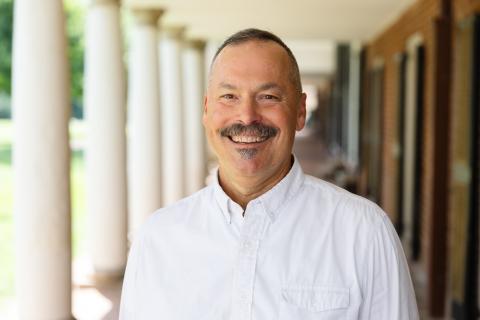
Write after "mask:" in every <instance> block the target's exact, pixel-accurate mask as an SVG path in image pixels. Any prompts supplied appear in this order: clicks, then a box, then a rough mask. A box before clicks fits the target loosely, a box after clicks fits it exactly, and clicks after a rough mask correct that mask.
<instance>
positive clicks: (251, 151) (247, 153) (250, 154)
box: [237, 148, 258, 160]
mask: <svg viewBox="0 0 480 320" xmlns="http://www.w3.org/2000/svg"><path fill="white" fill-rule="evenodd" d="M237 152H238V154H239V155H240V157H241V158H242V159H243V160H252V159H253V158H255V156H256V155H257V153H258V149H257V148H243V149H237Z"/></svg>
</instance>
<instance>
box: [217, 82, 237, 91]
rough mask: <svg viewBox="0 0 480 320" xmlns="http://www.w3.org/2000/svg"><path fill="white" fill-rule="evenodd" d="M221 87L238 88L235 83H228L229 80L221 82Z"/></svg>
mask: <svg viewBox="0 0 480 320" xmlns="http://www.w3.org/2000/svg"><path fill="white" fill-rule="evenodd" d="M219 87H220V88H223V89H229V90H235V89H237V87H236V86H234V85H233V84H230V83H227V82H220V84H219Z"/></svg>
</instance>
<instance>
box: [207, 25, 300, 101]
mask: <svg viewBox="0 0 480 320" xmlns="http://www.w3.org/2000/svg"><path fill="white" fill-rule="evenodd" d="M248 41H273V42H275V43H276V44H278V45H280V46H281V47H282V48H283V49H284V50H285V51H286V53H287V55H288V58H289V60H290V64H291V72H290V73H291V74H290V77H291V81H292V83H293V85H294V86H295V89H296V90H297V91H298V93H299V94H301V93H302V82H301V80H300V70H299V68H298V63H297V59H295V56H294V55H293V53H292V50H290V48H289V47H288V46H287V45H286V44H285V43H284V42H283V41H282V39H280V38H279V37H278V36H276V35H274V34H273V33H271V32H268V31H265V30H260V29H255V28H249V29H244V30H241V31H238V32H237V33H235V34H233V35H231V36H230V37H228V38H227V39H226V40H225V41H224V42H223V43H222V45H221V46H220V47H219V48H218V49H217V52H216V53H215V55H214V56H213V59H212V64H211V65H212V66H213V64H214V62H215V60H216V59H217V57H218V55H219V54H220V52H221V51H222V50H223V49H224V48H225V47H228V46H233V45H238V44H242V43H245V42H248Z"/></svg>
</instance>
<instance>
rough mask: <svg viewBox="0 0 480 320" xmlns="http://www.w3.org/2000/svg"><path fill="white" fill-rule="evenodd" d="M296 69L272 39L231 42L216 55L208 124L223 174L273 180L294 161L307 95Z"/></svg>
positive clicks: (207, 100) (207, 103) (207, 105)
mask: <svg viewBox="0 0 480 320" xmlns="http://www.w3.org/2000/svg"><path fill="white" fill-rule="evenodd" d="M291 68H292V67H291V62H290V60H289V58H288V55H287V53H286V52H285V50H284V49H283V48H282V47H281V46H280V45H278V44H277V43H275V42H272V41H267V42H265V41H263V42H260V41H248V42H245V43H242V44H236V45H231V46H227V47H225V48H224V49H223V50H222V51H221V52H220V54H219V55H218V56H217V59H216V60H215V62H214V64H213V66H212V70H211V74H210V82H209V86H208V90H207V96H206V97H205V106H204V115H203V124H204V126H205V131H206V134H207V138H208V141H209V143H210V145H211V146H212V148H213V149H214V151H215V153H216V155H217V157H218V160H219V163H220V170H221V172H222V171H223V170H226V171H228V172H229V173H230V174H235V175H241V176H257V177H260V178H261V177H264V178H268V177H270V176H273V175H275V173H277V172H278V171H279V170H282V169H284V168H285V166H289V165H290V161H291V152H292V145H293V140H294V136H295V131H296V130H301V129H302V128H303V126H304V124H305V99H306V97H305V95H304V94H302V95H300V94H299V93H298V92H297V91H296V90H295V86H294V84H293V81H292V78H291V74H292V72H291Z"/></svg>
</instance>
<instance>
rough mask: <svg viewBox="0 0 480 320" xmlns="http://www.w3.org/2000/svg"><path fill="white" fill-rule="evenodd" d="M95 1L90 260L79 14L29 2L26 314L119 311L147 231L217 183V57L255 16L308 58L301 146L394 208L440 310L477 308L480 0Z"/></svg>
mask: <svg viewBox="0 0 480 320" xmlns="http://www.w3.org/2000/svg"><path fill="white" fill-rule="evenodd" d="M213 8H215V10H214V9H213ZM86 10H87V19H86V22H85V50H86V53H85V75H84V76H85V79H84V80H85V82H84V108H85V124H86V126H87V138H86V141H85V146H84V148H85V149H84V151H85V192H86V201H85V212H86V213H87V214H88V216H89V219H88V227H87V228H86V229H87V230H88V232H87V235H86V238H88V242H89V249H88V254H89V257H88V259H87V260H88V261H85V262H83V261H80V262H78V261H75V262H72V251H71V247H72V245H71V244H72V230H71V190H70V163H71V162H70V160H71V148H72V147H71V144H70V143H71V141H70V139H69V133H68V126H69V119H70V112H69V110H70V107H69V89H70V88H69V87H68V83H69V82H68V78H69V74H68V73H69V72H68V61H67V50H66V48H67V45H66V39H65V17H64V10H63V6H62V2H61V1H60V2H59V1H55V0H45V1H42V2H41V3H40V2H38V1H35V0H16V1H15V17H14V18H15V19H14V21H15V25H14V49H13V57H14V59H13V69H12V70H13V71H12V72H13V92H12V99H13V110H14V117H13V122H14V127H15V130H14V131H15V133H14V142H13V163H14V172H15V174H14V188H13V189H14V196H13V198H14V201H13V202H14V209H13V211H14V216H15V223H16V226H15V228H16V247H15V251H16V263H17V268H16V270H15V273H16V301H17V303H18V316H19V317H20V318H21V319H37V318H42V319H53V318H55V319H67V318H69V317H70V316H71V314H72V313H73V314H75V315H76V316H77V317H78V318H80V319H83V318H85V319H95V318H96V317H97V316H98V315H100V316H101V317H102V316H106V317H111V318H115V316H116V312H117V311H116V310H117V309H116V306H117V305H118V297H119V288H120V285H119V284H120V281H121V277H122V275H123V272H124V268H125V264H126V259H127V253H128V248H129V244H130V243H131V241H132V239H133V238H134V237H135V233H136V231H137V229H138V227H139V226H140V225H141V224H142V222H143V221H144V220H145V218H146V217H147V216H148V215H149V214H151V212H153V211H154V210H155V209H157V208H159V207H162V206H165V205H168V204H170V203H172V202H174V201H176V200H178V199H180V198H182V197H184V196H186V195H188V194H191V193H192V192H194V191H196V190H198V189H200V188H201V187H203V186H204V184H205V183H204V182H205V177H206V175H207V173H208V169H209V168H210V167H211V166H212V165H214V159H213V156H212V154H211V152H209V150H208V148H207V147H206V144H205V141H204V138H203V129H202V126H201V117H202V96H203V92H204V90H205V80H206V70H207V68H208V63H209V62H210V61H211V57H212V55H213V53H214V52H215V50H216V48H217V46H218V44H219V41H221V40H222V39H224V38H225V37H226V36H228V35H229V34H231V33H233V32H235V31H238V30H239V29H242V28H246V27H257V28H263V29H269V30H271V31H273V32H275V33H277V34H278V35H279V36H280V37H282V38H283V39H285V40H286V42H287V44H288V45H289V46H290V47H291V48H292V50H293V52H294V53H295V55H296V57H297V59H298V61H299V65H300V72H301V77H302V83H303V84H304V88H305V90H307V92H308V95H309V97H310V98H311V100H310V105H309V114H310V115H311V116H310V118H309V124H310V127H309V128H308V130H306V131H305V132H304V133H302V134H300V135H299V136H298V137H297V142H296V145H295V153H296V154H297V156H298V157H299V159H300V161H301V162H302V164H303V165H304V168H305V171H306V172H307V173H311V174H313V175H316V176H319V177H322V178H325V179H327V180H329V181H332V182H333V183H336V184H339V185H340V186H343V187H345V188H347V189H349V190H351V191H353V192H355V193H358V194H360V195H362V196H365V197H368V198H370V199H371V200H373V201H375V202H377V203H378V204H379V205H380V206H381V207H382V208H383V209H384V210H385V211H386V212H387V213H388V214H389V216H390V218H391V220H392V221H393V223H394V224H395V227H396V229H397V232H398V234H399V236H400V237H401V239H402V242H403V245H404V248H405V251H406V255H407V257H408V259H409V260H410V261H411V262H412V264H411V266H412V270H413V274H414V277H415V278H416V279H417V280H416V286H417V295H418V296H419V301H420V302H421V308H422V310H423V312H422V313H423V315H424V317H425V318H426V319H427V318H428V317H436V318H454V319H474V318H476V317H477V315H478V310H479V306H480V281H479V276H480V272H479V268H480V264H479V260H480V255H479V252H480V241H479V233H480V231H479V230H480V229H479V228H480V227H479V216H480V203H479V199H480V143H479V141H480V111H479V110H480V18H479V17H480V0H453V1H450V0H402V1H399V0H371V1H367V2H363V1H357V0H341V1H330V2H325V1H317V2H312V1H308V0H300V1H294V2H282V3H281V4H279V3H275V4H273V3H272V2H270V1H253V0H252V1H250V0H248V1H243V2H237V3H233V2H218V1H215V0H209V1H206V2H198V1H189V0H175V1H173V0H151V1H146V0H130V1H125V2H120V1H118V0H92V1H90V4H89V6H88V8H86ZM39 12H41V14H39ZM253 13H255V14H253ZM124 17H127V19H126V20H128V21H129V23H126V24H124V23H123V19H124ZM124 26H125V28H124ZM127 31H128V32H127ZM125 33H128V35H129V39H128V44H129V45H128V47H127V48H124V34H125ZM126 57H128V59H127V58H126ZM126 61H128V62H126ZM127 70H128V72H127ZM32 248H35V251H34V252H35V254H32ZM72 264H73V265H74V269H73V274H72V271H71V270H72V268H71V267H72ZM72 279H73V284H72V281H71V280H72ZM45 288H48V294H45ZM72 289H73V290H72ZM72 301H73V303H72ZM91 303H92V304H91ZM88 312H98V313H95V315H93V314H87V313H88ZM80 313H82V314H80ZM83 313H85V315H83Z"/></svg>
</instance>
